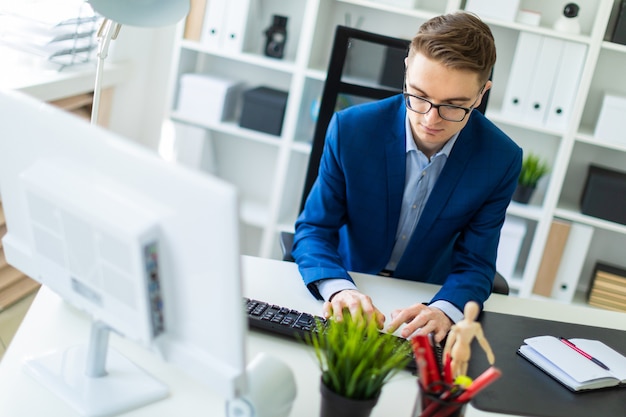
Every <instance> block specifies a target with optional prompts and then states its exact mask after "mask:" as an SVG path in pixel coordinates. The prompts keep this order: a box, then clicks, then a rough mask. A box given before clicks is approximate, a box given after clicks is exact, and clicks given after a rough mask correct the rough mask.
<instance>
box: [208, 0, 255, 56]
mask: <svg viewBox="0 0 626 417" xmlns="http://www.w3.org/2000/svg"><path fill="white" fill-rule="evenodd" d="M213 1H215V0H213ZM224 3H226V1H224ZM249 6H250V0H228V6H227V8H226V16H225V18H224V20H223V21H224V26H223V28H224V33H223V38H222V48H223V49H225V50H227V51H228V52H241V51H243V44H244V36H245V31H246V22H247V20H248V8H249ZM259 36H262V34H259Z"/></svg>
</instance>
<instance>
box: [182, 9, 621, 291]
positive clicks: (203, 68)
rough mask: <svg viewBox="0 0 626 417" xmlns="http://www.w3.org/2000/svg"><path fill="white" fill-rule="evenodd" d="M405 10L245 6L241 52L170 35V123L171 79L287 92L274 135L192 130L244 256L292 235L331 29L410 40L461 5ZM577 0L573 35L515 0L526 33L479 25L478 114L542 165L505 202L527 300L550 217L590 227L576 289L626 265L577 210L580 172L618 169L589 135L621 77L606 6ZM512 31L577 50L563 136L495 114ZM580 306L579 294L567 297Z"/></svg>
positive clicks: (274, 248) (610, 234)
mask: <svg viewBox="0 0 626 417" xmlns="http://www.w3.org/2000/svg"><path fill="white" fill-rule="evenodd" d="M209 1H211V0H209ZM212 1H220V0H212ZM494 1H496V0H494ZM414 3H415V4H416V7H415V8H414V9H405V8H401V7H398V6H396V5H394V2H392V1H389V2H385V1H373V0H291V1H289V2H285V1H280V0H250V11H251V12H249V13H243V14H244V15H246V16H247V25H246V27H247V29H246V33H245V41H244V43H243V45H244V46H243V50H242V51H232V50H230V51H224V50H215V49H211V48H207V47H206V46H205V45H204V44H203V43H202V41H192V40H186V39H182V33H183V29H182V28H181V30H180V40H179V41H178V43H177V44H176V46H175V51H174V54H173V59H172V65H173V67H174V70H173V71H172V73H173V78H172V80H171V82H170V90H171V93H170V96H171V106H170V108H171V109H172V113H171V118H172V119H173V120H175V121H177V122H180V123H189V121H186V120H185V119H184V117H182V116H180V115H178V114H177V113H176V112H175V100H176V97H177V83H178V78H179V77H180V75H181V74H183V73H185V72H189V71H194V72H204V73H207V74H215V75H219V76H225V75H228V76H231V77H237V78H239V79H243V80H245V81H246V82H248V83H249V84H250V85H251V86H256V85H268V86H271V87H275V88H280V89H282V90H285V91H288V92H289V99H288V101H287V109H286V112H285V119H284V124H283V129H282V133H281V135H280V136H279V137H278V136H273V135H265V134H261V133H259V132H255V131H251V130H248V129H242V128H240V127H239V126H238V124H237V122H236V121H228V122H224V123H217V124H210V125H209V124H207V125H204V124H200V126H201V127H202V128H204V129H206V130H207V131H209V132H210V134H211V143H212V146H213V147H214V149H215V151H216V152H217V157H218V160H219V161H222V162H221V166H219V167H218V170H217V174H218V175H219V176H221V177H223V178H225V179H226V180H228V181H231V182H233V183H235V184H237V185H238V186H239V188H240V191H241V198H242V206H243V210H242V213H243V214H242V222H243V223H244V225H245V227H244V232H245V236H244V240H245V248H246V251H247V252H246V253H247V254H251V255H256V256H261V257H272V258H279V257H280V249H279V245H278V234H279V232H280V231H282V230H293V223H294V221H295V219H296V217H297V214H298V209H299V205H300V196H301V192H302V188H303V184H304V176H305V173H306V167H307V162H308V153H309V152H310V143H309V142H310V138H311V137H312V133H313V127H314V122H313V120H312V119H311V117H310V108H311V104H312V101H313V100H314V99H316V98H317V97H319V96H320V95H321V92H322V88H323V80H324V76H325V71H326V67H327V65H328V60H329V54H330V49H331V43H332V39H333V35H334V28H335V25H337V24H342V25H347V24H352V25H358V27H359V28H360V29H363V30H367V31H371V32H376V33H380V34H384V35H389V36H394V37H400V38H405V39H410V38H411V37H412V36H413V35H414V33H415V32H416V31H417V28H418V27H419V25H420V24H421V23H423V22H424V21H425V20H427V19H429V18H430V17H433V16H435V15H438V14H441V13H446V12H451V11H455V10H459V9H462V8H463V7H464V4H465V2H464V1H461V0H447V1H438V0H417V1H415V2H414ZM577 3H578V4H579V6H580V22H581V27H582V31H581V34H577V35H571V34H566V33H561V32H557V31H555V30H553V29H552V26H553V24H554V22H555V21H556V19H557V18H558V17H559V16H560V14H561V12H562V8H563V6H564V3H563V4H561V3H559V2H545V1H541V0H521V1H520V6H519V7H520V8H525V9H531V10H535V11H539V12H541V14H542V18H541V23H540V26H537V27H535V26H529V25H524V24H521V23H517V22H509V21H500V20H497V19H493V18H488V17H484V21H485V22H486V23H488V24H489V25H490V27H491V28H492V31H493V33H494V36H495V38H496V44H497V47H498V62H497V64H496V68H495V72H494V87H493V89H492V91H491V95H490V98H489V105H488V108H487V116H488V117H489V118H491V119H492V120H493V121H494V122H495V123H496V124H498V125H499V126H500V127H501V128H502V129H503V130H504V131H505V132H507V133H508V134H509V135H510V136H511V137H512V138H513V139H514V140H515V141H516V142H517V143H518V144H519V145H520V146H521V147H522V148H523V149H524V151H525V152H530V151H532V152H536V153H539V154H541V155H542V156H543V157H545V158H547V159H548V161H549V165H550V167H551V172H550V175H549V177H548V178H546V179H544V181H543V184H542V189H541V190H540V192H539V193H538V195H537V196H536V197H535V198H534V199H533V200H531V203H530V204H529V205H523V204H518V203H511V205H510V207H509V210H508V215H510V216H514V217H516V218H521V219H524V220H525V221H526V222H527V223H528V225H529V228H528V230H529V233H528V237H527V241H526V242H525V249H524V251H523V253H522V262H520V264H519V267H518V268H517V269H516V271H515V274H514V276H513V277H507V279H508V280H509V282H510V283H511V287H512V289H513V291H514V293H516V294H517V295H519V296H521V297H531V296H532V288H533V285H534V281H535V276H536V274H537V270H538V267H539V264H540V262H541V258H542V254H543V250H544V245H545V242H546V239H547V235H548V232H549V229H550V224H551V221H552V219H553V218H562V219H565V220H568V221H572V222H579V223H583V224H586V225H590V226H592V227H593V228H594V229H595V231H596V232H595V233H594V235H593V236H594V237H593V240H592V242H591V245H590V249H589V250H588V252H587V253H581V254H580V256H582V257H584V258H585V262H584V267H583V270H582V272H581V275H580V277H578V278H579V279H578V287H579V290H580V291H584V290H585V289H586V286H587V285H588V284H589V276H590V274H591V271H592V269H593V266H594V264H595V262H596V261H598V260H600V261H605V262H609V263H614V264H618V265H619V264H622V265H625V266H626V261H625V260H624V259H623V254H622V253H620V252H623V250H622V251H619V250H617V249H612V248H624V247H626V226H624V225H620V224H615V223H612V222H607V221H604V220H600V219H596V218H593V217H590V216H585V215H582V214H581V213H580V209H579V199H580V195H581V193H582V191H583V187H584V175H585V174H586V166H587V165H588V164H589V163H592V162H595V163H599V162H603V163H604V165H607V164H608V165H609V166H613V167H614V168H615V169H619V168H620V167H622V166H624V165H625V164H624V162H626V146H621V145H615V144H611V143H606V142H601V141H598V140H597V139H595V138H594V137H593V130H594V127H595V123H596V122H597V118H598V112H599V108H600V105H601V100H602V94H603V92H604V91H606V90H607V89H610V90H611V91H613V92H617V93H620V94H622V95H626V81H623V80H624V77H623V68H626V47H625V46H623V45H615V44H613V43H611V42H608V41H606V40H605V39H608V37H609V35H610V32H611V28H612V25H613V21H614V17H615V13H616V9H617V1H614V0H582V1H578V2H577ZM396 4H397V3H396ZM272 14H280V15H285V16H288V17H289V23H288V39H287V47H286V54H285V57H284V58H283V59H279V60H277V59H274V58H268V57H266V56H264V54H263V52H262V44H263V36H264V35H263V30H264V29H265V28H266V27H267V26H269V24H270V22H271V15H272ZM522 32H529V33H536V34H539V35H542V36H547V37H553V38H557V39H562V40H566V41H571V42H577V43H582V44H584V45H586V46H587V55H586V58H585V61H584V67H583V70H582V75H581V78H580V81H579V86H578V89H577V91H576V95H575V101H574V106H573V108H572V110H571V114H570V117H569V121H568V123H567V125H566V126H565V127H564V128H563V129H554V128H549V127H543V126H534V125H529V124H528V123H523V122H520V121H519V120H518V119H515V118H511V117H507V116H506V112H503V111H502V106H503V100H504V96H505V92H506V86H507V82H508V79H509V73H510V71H511V66H512V60H513V55H514V51H515V46H516V44H517V40H518V38H519V35H520V33H522ZM196 125H198V124H197V123H196ZM218 165H219V164H218ZM595 248H603V250H597V249H595ZM607 248H608V249H607ZM580 298H581V296H580V293H579V294H578V295H577V297H576V299H580Z"/></svg>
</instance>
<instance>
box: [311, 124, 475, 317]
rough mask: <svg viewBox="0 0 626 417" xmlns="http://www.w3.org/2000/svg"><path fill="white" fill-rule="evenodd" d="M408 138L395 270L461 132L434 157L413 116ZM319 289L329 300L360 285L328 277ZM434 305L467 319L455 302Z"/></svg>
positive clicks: (392, 260) (392, 267)
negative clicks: (423, 145) (417, 135)
mask: <svg viewBox="0 0 626 417" xmlns="http://www.w3.org/2000/svg"><path fill="white" fill-rule="evenodd" d="M405 131H406V134H405V138H406V177H405V186H404V195H403V197H402V207H401V209H400V220H399V223H398V230H397V232H396V243H395V245H394V248H393V250H392V252H391V257H390V259H389V262H388V263H387V266H386V269H388V270H390V271H393V270H395V267H396V265H397V264H398V261H399V260H400V258H401V257H402V254H403V253H404V251H405V249H406V247H407V245H408V243H409V240H410V238H411V235H412V234H413V230H414V229H415V226H416V225H417V222H418V221H419V218H420V216H421V214H422V211H423V210H424V206H425V205H426V201H428V197H429V196H430V193H431V192H432V190H433V187H434V186H435V183H436V182H437V179H438V178H439V174H441V171H442V170H443V167H444V165H445V164H446V161H447V160H448V156H449V155H450V151H451V150H452V147H453V146H454V143H455V142H456V139H457V137H458V135H459V134H458V133H457V134H456V135H454V136H452V138H450V140H448V142H446V144H445V145H444V146H443V148H441V150H440V151H439V152H437V153H436V154H435V155H433V156H432V157H431V158H430V160H429V159H428V157H427V156H426V155H424V153H422V152H421V151H420V150H419V149H417V145H416V144H415V140H414V139H413V133H412V132H411V126H410V123H409V117H408V114H407V117H406V119H405ZM317 289H318V290H319V292H320V295H321V296H322V297H323V298H324V299H325V300H328V299H329V298H330V297H331V296H332V295H333V294H335V293H336V292H338V291H341V290H347V289H356V286H355V285H354V284H353V283H352V282H350V281H348V280H345V279H325V280H321V281H319V282H318V283H317ZM431 306H433V307H436V308H438V309H440V310H442V311H443V312H444V313H445V314H446V315H447V316H448V317H450V319H451V320H452V321H453V322H454V323H456V322H458V321H460V320H462V319H463V313H462V312H461V311H460V310H459V309H458V308H456V307H455V306H454V305H453V304H451V303H449V302H447V301H443V300H438V301H435V302H434V303H432V304H431Z"/></svg>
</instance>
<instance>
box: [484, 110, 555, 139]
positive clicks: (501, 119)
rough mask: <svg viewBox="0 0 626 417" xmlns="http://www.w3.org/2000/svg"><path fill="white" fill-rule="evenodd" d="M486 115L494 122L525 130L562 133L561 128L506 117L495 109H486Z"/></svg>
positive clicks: (551, 133)
mask: <svg viewBox="0 0 626 417" xmlns="http://www.w3.org/2000/svg"><path fill="white" fill-rule="evenodd" d="M486 116H487V118H488V119H489V120H491V121H492V122H494V123H502V124H506V125H509V126H514V127H521V128H523V129H526V130H530V131H533V132H538V133H545V134H548V135H551V136H562V135H563V133H564V132H563V131H561V130H557V129H550V128H547V127H544V126H537V125H529V124H527V123H524V122H522V121H521V120H517V119H512V118H510V117H507V116H506V115H504V114H502V113H501V112H500V110H496V109H487V113H486Z"/></svg>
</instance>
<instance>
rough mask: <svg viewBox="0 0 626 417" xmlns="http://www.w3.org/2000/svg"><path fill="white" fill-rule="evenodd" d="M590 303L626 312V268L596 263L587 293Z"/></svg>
mask: <svg viewBox="0 0 626 417" xmlns="http://www.w3.org/2000/svg"><path fill="white" fill-rule="evenodd" d="M587 302H588V303H589V305H592V306H595V307H601V308H604V309H607V310H615V311H623V312H626V270H625V269H623V268H620V267H618V266H615V265H608V264H605V263H602V262H598V263H596V265H595V267H594V270H593V275H592V277H591V285H590V286H589V291H588V293H587Z"/></svg>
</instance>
